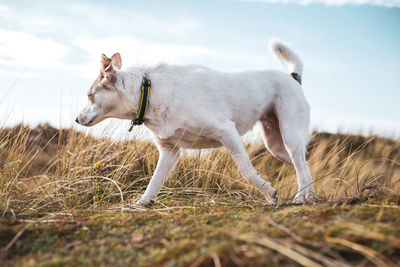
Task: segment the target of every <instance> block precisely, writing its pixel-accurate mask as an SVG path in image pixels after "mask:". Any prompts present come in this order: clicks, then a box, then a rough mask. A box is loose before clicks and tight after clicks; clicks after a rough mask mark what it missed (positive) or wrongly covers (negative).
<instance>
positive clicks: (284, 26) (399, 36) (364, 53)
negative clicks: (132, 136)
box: [0, 0, 400, 138]
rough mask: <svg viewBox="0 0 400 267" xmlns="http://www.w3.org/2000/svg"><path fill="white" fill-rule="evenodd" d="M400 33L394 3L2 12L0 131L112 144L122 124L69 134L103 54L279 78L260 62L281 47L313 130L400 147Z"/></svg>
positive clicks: (2, 5) (271, 64)
mask: <svg viewBox="0 0 400 267" xmlns="http://www.w3.org/2000/svg"><path fill="white" fill-rule="evenodd" d="M399 29H400V0H339V1H334V0H283V1H277V0H242V1H240V0H212V1H210V0H203V1H187V0H186V1H184V0H170V1H161V0H160V1H155V0H149V1H122V0H117V1H73V0H72V1H18V0H13V1H6V0H0V126H3V127H4V126H11V125H15V124H17V123H21V122H23V123H25V124H28V125H31V126H35V125H37V124H39V123H42V124H43V123H46V122H48V123H50V124H51V125H53V126H55V127H71V126H72V127H74V128H76V129H78V130H82V131H89V132H90V133H94V134H98V135H101V134H105V135H107V134H110V133H111V134H114V135H115V134H116V133H118V134H120V133H122V132H125V131H126V129H127V128H128V127H129V121H119V120H106V121H104V122H102V123H100V124H99V125H96V126H94V127H92V128H91V129H90V130H86V129H84V128H83V127H81V126H78V125H76V123H74V120H75V118H76V116H77V114H78V113H79V111H80V109H81V108H82V107H83V106H84V104H85V103H86V101H87V100H86V93H87V90H88V88H89V87H90V85H91V83H92V82H93V80H94V79H95V78H96V76H97V74H98V71H99V67H100V63H99V60H100V56H101V54H102V53H105V54H106V55H108V56H111V55H112V54H113V53H115V52H120V53H121V56H122V62H123V63H122V64H123V67H128V66H135V65H152V64H157V63H160V62H168V63H176V64H201V65H205V66H208V67H211V68H214V69H217V70H222V71H240V70H253V69H257V70H259V69H271V68H272V69H279V70H282V71H286V72H287V69H286V68H285V67H284V66H281V65H279V64H278V63H277V62H275V61H274V60H273V58H272V56H271V55H270V54H269V52H268V40H269V39H270V38H278V39H280V40H283V41H284V42H286V43H288V44H289V45H290V46H291V47H292V48H293V49H294V50H295V51H296V52H297V53H298V54H299V55H300V57H301V58H302V60H303V62H304V72H303V89H304V92H305V95H306V98H307V100H308V102H309V104H310V106H311V123H312V128H313V129H316V130H320V131H329V132H344V133H348V132H350V133H363V134H368V133H373V134H378V135H381V136H387V137H395V138H400V105H399V100H400V74H399V70H400V30H399ZM244 90H245V88H244ZM105 129H106V130H105ZM116 129H118V130H116Z"/></svg>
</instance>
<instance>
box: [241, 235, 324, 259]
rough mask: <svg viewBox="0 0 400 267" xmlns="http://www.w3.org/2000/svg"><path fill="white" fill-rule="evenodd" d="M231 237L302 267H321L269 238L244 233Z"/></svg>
mask: <svg viewBox="0 0 400 267" xmlns="http://www.w3.org/2000/svg"><path fill="white" fill-rule="evenodd" d="M233 237H234V238H235V239H237V240H241V241H245V242H249V243H254V244H258V245H261V246H264V247H267V248H269V249H272V250H275V251H277V252H279V253H280V254H282V255H284V256H286V257H288V258H289V259H291V260H293V261H295V262H297V263H298V264H301V265H303V266H307V267H322V265H321V264H319V263H317V262H315V261H313V260H311V259H310V258H307V257H306V256H304V255H303V254H300V253H298V252H296V251H294V250H292V249H290V248H288V247H285V246H283V245H281V244H279V243H278V242H276V241H275V240H273V239H271V238H269V237H266V236H262V237H261V236H260V235H259V234H257V233H246V234H241V235H238V236H236V237H235V236H233Z"/></svg>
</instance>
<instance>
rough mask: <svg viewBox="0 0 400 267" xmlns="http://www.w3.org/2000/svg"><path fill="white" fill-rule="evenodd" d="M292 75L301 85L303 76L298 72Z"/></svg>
mask: <svg viewBox="0 0 400 267" xmlns="http://www.w3.org/2000/svg"><path fill="white" fill-rule="evenodd" d="M290 75H291V76H292V77H293V79H295V80H296V81H297V82H298V83H299V84H300V85H301V76H300V74H298V73H297V72H292V73H290Z"/></svg>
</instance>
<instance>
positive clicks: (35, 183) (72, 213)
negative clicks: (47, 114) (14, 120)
mask: <svg viewBox="0 0 400 267" xmlns="http://www.w3.org/2000/svg"><path fill="white" fill-rule="evenodd" d="M247 150H248V152H249V155H250V157H251V160H252V162H253V164H254V166H255V167H256V169H257V170H258V171H259V172H260V174H261V175H262V177H264V178H265V179H268V180H269V181H271V183H272V184H273V185H274V186H275V187H276V188H277V190H278V195H279V202H278V204H277V205H267V204H266V201H265V200H264V198H263V196H262V195H261V194H260V193H259V192H258V191H257V189H255V188H254V187H252V186H251V185H249V184H248V183H247V182H246V181H245V180H244V179H243V178H241V177H240V175H239V173H238V171H237V169H236V167H235V166H234V164H233V162H232V160H231V158H230V156H229V155H228V153H227V152H226V151H225V150H224V149H217V150H213V151H212V152H208V153H202V154H200V153H185V152H184V154H187V155H186V157H183V158H182V159H181V160H180V162H179V164H178V166H177V168H176V170H175V171H174V173H173V175H172V177H171V179H170V180H169V181H168V182H167V184H166V185H165V186H164V187H163V188H162V190H161V193H160V194H159V198H158V200H157V202H156V203H155V205H154V206H153V207H151V208H149V209H144V208H135V207H134V206H133V205H132V203H134V201H135V200H137V199H138V198H139V197H140V195H141V193H143V192H144V189H145V187H146V185H147V184H148V181H149V179H150V177H151V174H152V172H153V171H154V168H155V164H156V161H157V157H158V152H157V150H156V148H155V147H154V145H152V144H151V143H149V142H143V141H138V140H131V141H124V142H113V141H111V140H110V139H106V138H104V139H96V138H93V137H91V136H87V135H84V134H82V133H78V132H76V131H74V130H72V129H67V130H57V129H54V128H51V127H49V126H47V125H45V126H39V127H37V128H35V129H29V128H27V127H23V126H16V127H14V128H12V129H2V130H0V216H1V217H0V264H1V265H2V266H4V265H5V266H7V265H10V266H15V265H16V266H55V265H57V266H59V265H68V266H81V265H96V266H97V265H103V266H104V265H114V266H122V265H124V266H126V265H131V266H278V265H280V266H282V265H283V266H285V265H286V266H297V265H304V266H354V265H357V266H375V265H376V266H395V265H399V263H400V227H399V226H400V182H399V181H400V143H399V142H397V141H395V140H390V139H384V138H378V137H373V136H370V137H363V136H354V135H341V134H335V135H332V134H327V133H314V134H313V136H312V140H311V142H310V145H309V155H308V161H309V165H310V168H311V173H312V174H313V179H314V182H315V189H316V193H317V196H318V202H317V203H316V204H313V205H294V204H291V200H292V198H293V196H294V194H295V193H296V190H297V184H296V176H295V172H294V169H293V168H292V166H289V165H287V164H284V163H282V162H281V161H279V160H277V159H275V158H273V157H272V156H271V155H270V154H269V153H268V152H267V151H266V149H265V148H264V146H263V144H262V143H256V144H251V145H248V146H247Z"/></svg>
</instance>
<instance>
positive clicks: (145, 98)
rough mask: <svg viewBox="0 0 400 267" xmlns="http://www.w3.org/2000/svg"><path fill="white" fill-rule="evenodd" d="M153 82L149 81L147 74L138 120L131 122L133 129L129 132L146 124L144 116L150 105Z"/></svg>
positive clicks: (143, 85)
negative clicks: (134, 127)
mask: <svg viewBox="0 0 400 267" xmlns="http://www.w3.org/2000/svg"><path fill="white" fill-rule="evenodd" d="M150 86H151V81H150V79H147V74H146V73H145V74H144V76H143V80H142V86H141V87H140V102H139V109H138V112H137V115H136V119H133V120H132V121H131V127H130V128H129V130H128V131H129V132H130V131H132V129H133V126H135V125H141V124H143V122H144V116H145V115H146V109H147V105H148V103H149V92H150Z"/></svg>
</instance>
